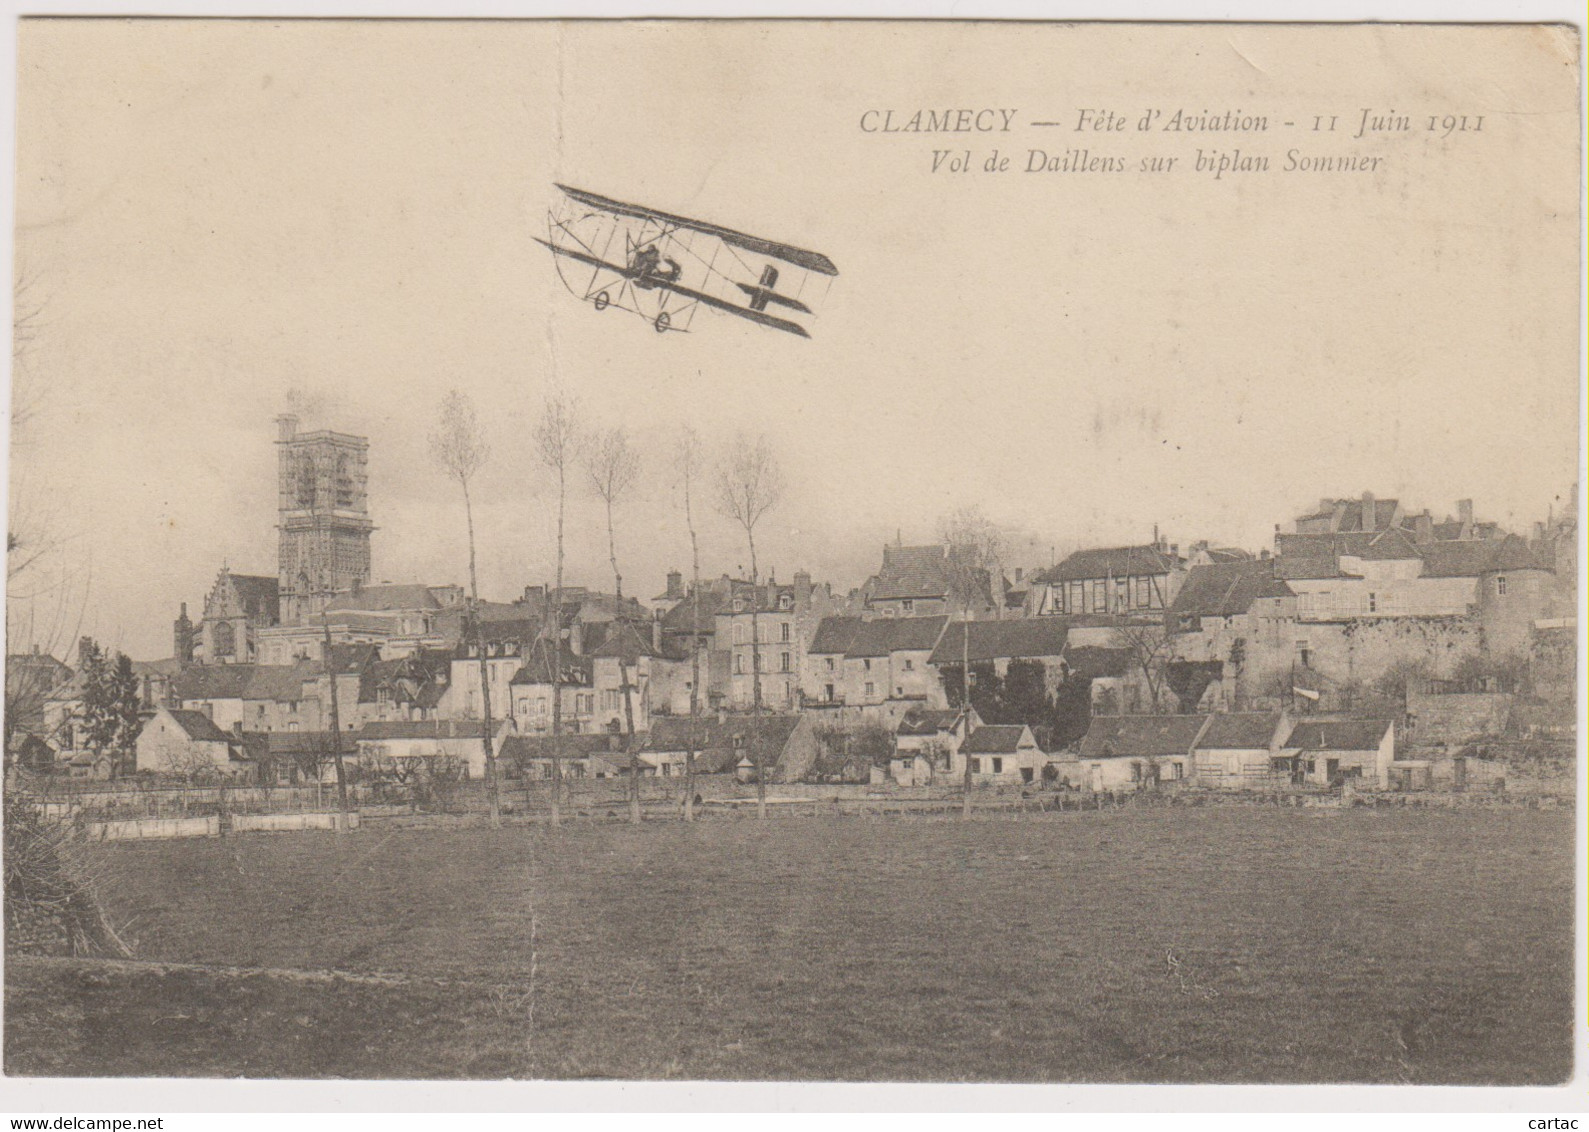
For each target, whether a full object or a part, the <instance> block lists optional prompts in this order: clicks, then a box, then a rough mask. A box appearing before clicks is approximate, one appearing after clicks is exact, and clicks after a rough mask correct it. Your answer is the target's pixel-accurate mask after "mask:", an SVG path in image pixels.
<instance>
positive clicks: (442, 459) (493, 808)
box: [430, 389, 783, 826]
mask: <svg viewBox="0 0 1589 1132" xmlns="http://www.w3.org/2000/svg"><path fill="white" fill-rule="evenodd" d="M532 440H533V445H532V447H533V451H534V453H535V456H536V459H537V460H538V461H539V463H540V464H541V466H542V467H543V468H544V470H545V471H546V472H547V474H548V475H549V477H550V479H551V481H552V484H553V486H554V487H555V489H556V494H557V535H556V539H557V550H556V576H555V579H554V583H553V593H552V594H551V595H548V598H549V600H548V604H547V617H548V626H549V630H550V631H549V633H548V634H547V635H548V636H550V645H551V658H550V665H549V667H550V668H551V676H552V735H551V746H552V791H551V822H552V824H553V825H559V824H561V822H562V813H563V802H564V796H565V790H566V782H565V779H564V775H563V744H562V739H563V698H562V682H563V664H564V656H563V634H562V625H561V619H560V616H559V612H560V611H559V608H558V603H557V595H559V594H561V592H562V589H563V565H564V550H565V538H564V532H565V529H566V523H565V520H566V517H567V509H568V495H569V490H570V487H571V484H570V480H571V479H572V480H574V481H575V482H576V483H577V482H579V481H580V480H581V479H582V480H583V481H584V483H585V485H586V486H587V487H588V488H589V490H590V491H591V493H592V494H593V495H594V496H595V497H596V498H597V499H598V500H599V501H600V502H601V504H602V506H603V508H604V510H605V513H606V520H607V561H608V564H609V565H610V566H611V568H612V580H613V593H614V596H615V598H616V599H617V606H618V619H617V620H616V622H615V626H616V632H617V634H618V652H619V673H620V683H621V685H622V691H623V710H624V744H625V747H626V748H627V753H628V758H629V781H628V797H629V818H630V820H631V821H633V822H637V823H638V822H639V821H640V820H641V815H640V771H639V764H640V740H639V739H638V737H637V736H636V733H635V724H634V698H633V696H634V685H635V680H636V679H637V678H638V673H639V657H640V654H641V653H643V652H644V651H645V646H646V643H647V642H646V641H645V640H643V639H642V638H641V635H640V632H639V630H638V628H637V627H636V626H635V625H633V624H632V623H631V622H629V621H628V620H627V619H625V618H624V615H623V572H622V570H620V568H619V565H618V537H617V523H616V518H615V516H616V512H617V510H618V508H619V506H620V504H621V503H622V502H623V501H624V500H625V499H626V498H627V497H628V495H629V493H630V491H631V490H632V489H633V488H634V486H635V484H636V483H637V482H638V480H639V478H640V467H641V461H640V453H639V451H638V449H637V448H636V447H635V445H634V444H633V443H632V442H631V441H630V438H629V434H628V432H627V431H626V430H625V429H624V428H623V427H622V426H614V427H611V428H606V429H599V428H586V427H585V425H584V423H583V422H582V421H581V420H580V412H579V408H578V405H577V404H576V403H575V402H574V401H573V400H572V399H571V398H569V397H567V396H565V395H562V394H554V395H552V396H549V397H548V398H547V399H546V402H545V404H544V405H543V407H542V411H541V416H540V420H539V421H538V422H537V423H536V427H535V430H534V434H533V438H532ZM430 448H431V455H432V457H433V458H434V460H435V462H436V465H437V467H438V468H439V469H440V470H441V471H442V473H443V474H444V475H446V476H447V477H448V478H449V479H452V480H453V481H455V482H456V483H457V484H458V488H459V490H460V491H461V492H462V494H463V506H464V521H465V526H466V528H467V536H468V542H469V599H468V612H469V618H468V623H469V627H470V631H472V632H473V634H474V644H475V649H476V652H477V654H478V656H479V663H480V694H481V716H482V722H483V729H482V732H481V740H480V741H481V746H482V749H483V751H484V754H485V765H486V791H487V794H488V797H489V800H490V801H489V805H490V821H491V824H492V825H493V826H496V825H500V824H501V822H502V801H501V799H502V791H501V775H500V774H499V772H498V768H497V760H496V752H495V747H494V744H493V737H492V726H491V725H492V711H491V683H490V679H489V675H488V666H487V663H486V647H485V627H484V618H483V617H482V616H481V613H480V584H479V578H478V575H477V571H476V568H475V529H474V504H473V499H472V497H471V495H470V485H471V484H472V483H473V481H474V478H475V476H476V475H477V474H478V473H479V471H480V469H481V468H482V467H484V466H485V464H486V461H487V460H488V459H489V457H490V445H489V443H488V442H487V439H486V436H485V432H484V430H483V429H482V428H481V426H480V422H479V418H478V417H477V416H476V414H475V410H474V405H473V403H472V402H471V401H470V399H469V396H468V395H467V394H466V393H464V392H462V391H461V390H457V389H454V390H452V391H451V392H449V393H448V394H447V395H446V397H444V398H443V400H442V403H441V412H440V414H439V416H438V418H437V423H436V427H435V430H434V431H433V432H432V433H431V435H430ZM673 463H674V470H675V471H676V472H677V473H678V476H679V479H680V482H681V484H682V486H683V492H684V521H685V525H686V527H687V528H688V530H689V535H690V555H691V578H690V597H689V600H690V601H691V602H692V603H693V610H692V625H693V626H694V627H695V632H692V635H691V638H690V653H691V677H690V744H689V747H690V749H689V751H688V752H687V755H686V758H685V764H684V807H683V814H684V820H685V821H693V820H694V816H695V812H694V797H695V783H694V777H695V756H696V755H697V754H698V753H699V750H700V746H701V742H700V723H701V711H700V709H701V704H700V689H701V653H700V648H699V643H698V639H697V636H696V633H698V631H699V625H700V616H701V605H700V603H701V555H700V547H699V543H698V541H697V538H696V528H695V496H694V493H695V490H696V487H697V481H698V480H699V479H700V478H701V477H702V476H703V475H710V477H711V484H712V487H713V488H714V489H715V490H714V491H713V502H714V503H715V505H716V508H717V510H718V511H720V512H721V513H722V514H723V516H724V517H725V518H728V519H729V520H731V521H732V522H734V523H735V524H736V525H737V526H738V527H739V528H740V529H741V530H743V531H744V534H745V543H746V548H747V550H748V551H749V554H750V583H751V588H752V600H751V642H752V644H751V674H752V675H751V688H752V692H751V699H752V705H753V706H752V711H753V722H752V734H751V749H752V752H753V758H754V760H755V764H756V809H757V814H758V816H760V817H766V815H767V782H766V768H765V767H764V766H763V765H762V763H763V750H762V743H761V734H760V730H761V729H760V722H761V712H762V698H761V658H760V655H759V649H760V634H759V632H758V630H759V624H758V613H759V607H760V605H761V602H760V600H759V599H758V598H757V597H756V592H757V590H756V587H757V586H758V585H759V581H760V579H759V576H758V571H757V561H756V529H757V526H758V525H759V524H760V523H761V521H762V519H763V518H765V517H766V515H767V513H768V512H769V511H771V510H772V509H773V508H774V507H776V506H777V505H778V502H779V500H780V499H781V497H782V494H783V481H782V476H781V473H780V471H779V468H778V462H777V459H776V457H775V456H774V454H773V451H772V449H771V447H770V446H769V444H768V443H767V439H766V437H764V436H761V437H756V438H750V437H748V436H745V435H739V436H737V437H735V439H734V440H733V442H732V443H731V444H730V446H729V448H728V449H727V450H726V451H725V452H724V453H723V454H722V456H721V458H720V459H718V460H717V461H715V462H714V463H713V465H712V467H711V468H710V470H708V469H707V467H706V460H705V454H704V450H703V445H702V442H701V439H700V437H699V435H697V433H696V432H695V430H694V429H693V428H691V427H690V426H689V425H684V426H683V427H682V428H681V429H680V431H679V435H678V438H677V440H676V442H675V445H674V450H673ZM545 644H546V642H544V641H543V642H542V648H544V647H545ZM631 652H632V653H633V654H634V658H635V662H634V666H633V669H632V670H631V667H630V665H629V663H628V657H629V654H630V653H631ZM631 674H632V675H633V677H634V679H632V678H631Z"/></svg>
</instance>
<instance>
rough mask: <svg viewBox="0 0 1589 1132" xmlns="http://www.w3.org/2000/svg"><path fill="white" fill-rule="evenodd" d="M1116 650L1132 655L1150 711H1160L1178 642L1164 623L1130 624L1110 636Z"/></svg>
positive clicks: (1133, 665)
mask: <svg viewBox="0 0 1589 1132" xmlns="http://www.w3.org/2000/svg"><path fill="white" fill-rule="evenodd" d="M1109 637H1110V640H1111V641H1112V642H1113V643H1114V646H1115V647H1116V648H1121V649H1126V650H1128V651H1129V652H1130V654H1131V665H1132V667H1133V668H1135V669H1137V671H1139V672H1141V673H1142V681H1143V683H1144V684H1145V685H1146V686H1147V690H1148V710H1149V711H1157V710H1158V709H1159V701H1160V697H1161V696H1162V694H1163V689H1164V682H1165V673H1166V672H1167V670H1168V668H1169V663H1170V660H1171V657H1172V655H1173V653H1174V647H1175V642H1174V640H1173V639H1172V638H1171V637H1170V635H1169V634H1168V633H1166V632H1165V631H1164V626H1163V625H1160V624H1156V623H1155V624H1149V623H1147V622H1144V623H1142V624H1135V625H1132V624H1128V625H1121V626H1119V627H1117V628H1116V629H1115V630H1114V632H1112V633H1111V634H1110V635H1109Z"/></svg>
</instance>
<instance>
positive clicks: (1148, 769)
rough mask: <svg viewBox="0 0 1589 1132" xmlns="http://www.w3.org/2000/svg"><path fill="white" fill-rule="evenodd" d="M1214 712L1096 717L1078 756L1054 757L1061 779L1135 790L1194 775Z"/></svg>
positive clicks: (1081, 784) (1077, 784)
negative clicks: (1199, 748) (1199, 744)
mask: <svg viewBox="0 0 1589 1132" xmlns="http://www.w3.org/2000/svg"><path fill="white" fill-rule="evenodd" d="M1212 718H1213V717H1212V716H1208V715H1100V716H1094V717H1093V720H1092V723H1091V724H1090V725H1089V726H1088V728H1087V734H1086V737H1085V738H1083V739H1082V741H1081V746H1080V749H1079V750H1078V752H1077V754H1076V756H1075V757H1074V758H1060V759H1056V760H1054V762H1055V765H1056V766H1057V767H1058V769H1059V775H1060V780H1061V781H1063V782H1065V783H1067V784H1069V785H1071V786H1074V787H1078V788H1081V789H1089V790H1136V789H1141V788H1143V787H1145V786H1152V785H1156V784H1159V783H1164V782H1178V781H1182V780H1184V779H1187V778H1190V777H1191V776H1192V774H1193V773H1194V767H1195V765H1196V758H1195V754H1194V752H1195V749H1196V746H1197V742H1198V740H1199V739H1200V738H1201V737H1202V735H1203V731H1204V729H1205V728H1206V727H1208V725H1209V722H1210V720H1211V719H1212Z"/></svg>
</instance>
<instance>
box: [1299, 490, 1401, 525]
mask: <svg viewBox="0 0 1589 1132" xmlns="http://www.w3.org/2000/svg"><path fill="white" fill-rule="evenodd" d="M1399 503H1400V501H1399V500H1395V499H1375V500H1374V501H1373V511H1372V512H1370V513H1368V516H1367V517H1368V523H1367V524H1366V525H1365V524H1364V522H1363V519H1364V511H1363V500H1362V499H1361V498H1358V499H1337V500H1336V501H1335V502H1334V505H1333V506H1331V507H1330V508H1329V509H1328V510H1320V511H1316V512H1314V513H1313V514H1311V515H1303V516H1301V517H1300V518H1299V519H1298V520H1297V521H1298V522H1299V523H1301V522H1307V521H1308V520H1309V519H1313V520H1318V519H1329V520H1331V521H1332V522H1333V521H1334V519H1335V517H1336V516H1337V515H1339V516H1340V525H1339V526H1337V527H1336V528H1335V529H1336V530H1340V531H1382V530H1384V529H1385V528H1386V527H1388V526H1390V525H1391V523H1393V522H1395V519H1396V509H1397V507H1398V506H1399Z"/></svg>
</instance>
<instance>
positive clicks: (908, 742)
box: [888, 706, 982, 786]
mask: <svg viewBox="0 0 1589 1132" xmlns="http://www.w3.org/2000/svg"><path fill="white" fill-rule="evenodd" d="M981 726H982V717H981V716H979V715H977V712H976V709H975V708H971V709H964V708H926V707H919V706H918V707H913V708H911V709H910V710H909V711H907V712H906V713H905V715H904V717H903V718H901V719H900V721H899V724H898V725H897V726H896V727H895V728H894V755H893V758H891V759H890V760H889V768H888V769H889V774H890V776H891V777H892V778H893V779H894V781H895V782H898V783H899V784H900V785H901V786H925V785H927V784H928V783H930V782H932V781H933V780H934V779H935V777H936V776H938V775H940V774H941V775H947V774H949V773H950V768H951V767H953V766H954V765H955V764H954V758H955V755H956V754H958V753H959V751H960V747H961V745H962V744H963V743H964V742H965V739H966V736H967V735H968V734H970V733H971V732H972V731H975V730H976V729H977V728H979V727H981ZM962 765H963V764H962Z"/></svg>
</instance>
